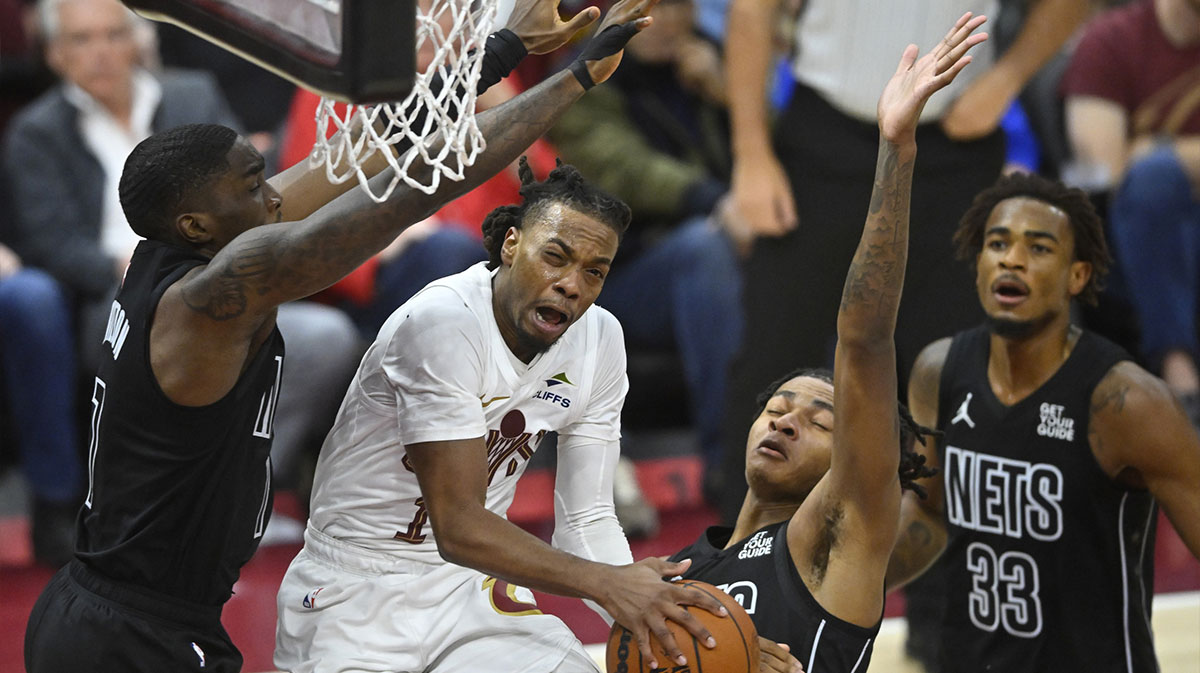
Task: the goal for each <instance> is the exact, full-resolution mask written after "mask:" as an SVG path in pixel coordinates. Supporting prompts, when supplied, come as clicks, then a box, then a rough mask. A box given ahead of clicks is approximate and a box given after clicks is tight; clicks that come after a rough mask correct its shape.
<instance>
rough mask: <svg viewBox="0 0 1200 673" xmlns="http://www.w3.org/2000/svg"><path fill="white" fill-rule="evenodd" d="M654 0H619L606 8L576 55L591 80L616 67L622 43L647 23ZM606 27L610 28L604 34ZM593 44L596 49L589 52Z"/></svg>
mask: <svg viewBox="0 0 1200 673" xmlns="http://www.w3.org/2000/svg"><path fill="white" fill-rule="evenodd" d="M657 4H658V0H620V2H617V3H616V4H614V5H613V6H612V7H610V8H609V10H608V14H606V15H605V16H604V20H603V21H601V22H600V27H599V28H597V29H596V34H595V35H593V36H592V40H591V42H589V43H588V46H587V47H585V48H584V53H583V54H581V55H580V57H579V58H580V60H581V61H582V62H583V64H584V65H585V66H586V67H587V72H588V75H589V76H590V77H591V79H592V82H593V83H595V84H599V83H601V82H603V81H604V80H606V79H608V78H609V77H611V76H612V74H613V73H614V72H616V71H617V66H618V65H620V64H621V55H622V54H624V53H625V51H624V49H625V44H626V43H628V42H629V40H630V39H632V38H633V37H634V36H636V35H637V33H640V32H641V31H642V30H644V29H645V28H646V27H647V26H649V25H650V22H651V21H652V20H653V19H651V18H650V16H649V14H650V10H651V9H653V8H654V6H655V5H657ZM605 31H610V32H609V34H608V35H605V34H604V33H605ZM593 48H598V51H597V53H595V54H593V53H592V51H593ZM589 56H599V58H594V57H593V58H589Z"/></svg>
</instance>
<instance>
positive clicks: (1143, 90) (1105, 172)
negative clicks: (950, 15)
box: [1062, 0, 1200, 425]
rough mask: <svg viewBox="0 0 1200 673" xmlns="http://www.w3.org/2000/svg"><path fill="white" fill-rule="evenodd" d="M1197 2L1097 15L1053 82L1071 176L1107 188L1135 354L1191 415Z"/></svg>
mask: <svg viewBox="0 0 1200 673" xmlns="http://www.w3.org/2000/svg"><path fill="white" fill-rule="evenodd" d="M1198 64H1200V7H1197V6H1196V5H1195V4H1193V3H1192V2H1189V1H1188V0H1138V1H1137V2H1133V3H1131V4H1128V5H1125V6H1123V7H1119V8H1117V9H1112V10H1109V11H1107V12H1105V13H1103V14H1100V15H1099V16H1097V17H1096V18H1095V19H1094V20H1093V21H1092V22H1091V23H1090V24H1089V25H1088V27H1087V30H1086V32H1085V33H1084V35H1083V38H1082V39H1081V41H1080V43H1079V45H1078V47H1077V48H1076V50H1075V53H1074V55H1073V57H1072V60H1071V64H1070V67H1069V69H1068V70H1067V73H1066V77H1065V78H1064V80H1063V83H1062V92H1063V96H1064V98H1065V103H1066V124H1067V134H1068V137H1069V139H1070V143H1071V148H1072V151H1073V153H1074V155H1075V159H1076V162H1077V164H1076V173H1077V175H1078V176H1079V180H1080V181H1083V182H1085V183H1087V184H1085V185H1081V186H1085V187H1088V188H1089V189H1091V190H1092V191H1103V190H1111V201H1110V208H1109V221H1110V227H1111V229H1112V236H1113V239H1114V240H1115V241H1116V245H1115V246H1113V247H1114V253H1115V255H1116V257H1117V261H1118V263H1119V264H1120V267H1121V271H1122V273H1123V276H1124V279H1125V282H1126V285H1127V292H1128V293H1129V295H1130V299H1131V300H1132V301H1131V303H1132V305H1133V307H1134V310H1135V311H1136V313H1137V316H1138V318H1139V321H1140V323H1141V333H1142V348H1141V350H1142V354H1143V356H1144V357H1145V358H1146V360H1147V364H1148V367H1149V368H1150V369H1151V370H1152V371H1155V372H1157V373H1160V374H1161V375H1162V377H1163V379H1164V380H1165V381H1166V382H1167V385H1168V386H1169V387H1170V388H1171V390H1172V391H1173V392H1175V394H1176V395H1177V396H1179V398H1180V400H1181V401H1182V402H1183V405H1184V407H1185V409H1186V410H1187V412H1188V414H1189V416H1190V417H1191V419H1192V422H1193V423H1194V424H1197V425H1200V375H1198V374H1197V366H1196V362H1197V359H1196V358H1197V350H1198V348H1200V339H1198V337H1197V328H1196V312H1197V301H1198V299H1200V199H1198V198H1197V194H1198V192H1197V189H1198V185H1200V99H1198V94H1200V67H1198Z"/></svg>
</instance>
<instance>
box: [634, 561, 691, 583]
mask: <svg viewBox="0 0 1200 673" xmlns="http://www.w3.org/2000/svg"><path fill="white" fill-rule="evenodd" d="M642 563H646V564H647V565H649V566H650V567H651V568H653V569H654V572H656V573H658V574H659V575H662V576H663V577H666V578H672V577H677V576H679V575H682V574H684V573H685V572H687V569H688V568H690V567H692V559H690V558H685V559H683V560H682V561H659V560H658V559H653V558H648V559H643V560H642Z"/></svg>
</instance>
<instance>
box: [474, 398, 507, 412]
mask: <svg viewBox="0 0 1200 673" xmlns="http://www.w3.org/2000/svg"><path fill="white" fill-rule="evenodd" d="M509 397H511V395H503V396H501V397H493V398H492V399H490V400H488V401H487V402H483V398H482V397H480V398H479V401H480V402H483V408H484V409H487V406H488V405H489V404H491V403H492V402H495V401H496V400H507V399H508V398H509Z"/></svg>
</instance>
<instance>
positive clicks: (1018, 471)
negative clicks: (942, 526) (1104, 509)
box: [944, 446, 1063, 541]
mask: <svg viewBox="0 0 1200 673" xmlns="http://www.w3.org/2000/svg"><path fill="white" fill-rule="evenodd" d="M944 467H945V470H946V479H945V484H946V516H947V517H948V519H949V520H950V523H951V524H952V525H955V526H960V527H962V528H967V529H969V530H975V531H980V532H983V533H994V534H996V535H1005V536H1008V537H1012V538H1021V537H1024V536H1025V535H1026V534H1028V535H1029V536H1030V537H1032V538H1033V539H1035V540H1042V541H1051V540H1057V539H1058V538H1059V537H1060V536H1061V535H1062V526H1063V514H1062V499H1063V476H1062V472H1061V471H1060V470H1059V469H1058V468H1057V467H1055V466H1054V465H1048V464H1046V463H1030V462H1026V461H1023V460H1012V459H1009V458H1000V457H997V456H992V455H988V454H986V453H976V452H975V451H968V450H966V449H961V448H959V447H957V446H947V447H946V464H945V466H944Z"/></svg>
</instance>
